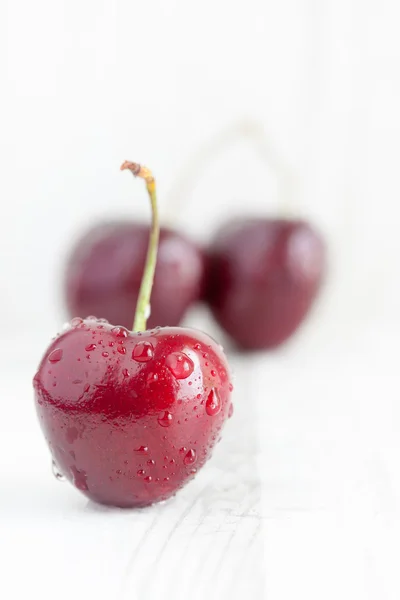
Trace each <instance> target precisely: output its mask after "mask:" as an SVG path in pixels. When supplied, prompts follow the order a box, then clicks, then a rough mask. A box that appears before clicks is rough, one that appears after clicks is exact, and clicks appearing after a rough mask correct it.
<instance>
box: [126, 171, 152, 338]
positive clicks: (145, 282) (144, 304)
mask: <svg viewBox="0 0 400 600" xmlns="http://www.w3.org/2000/svg"><path fill="white" fill-rule="evenodd" d="M125 170H129V171H131V172H132V174H133V175H134V176H135V177H141V178H142V179H144V180H145V182H146V187H147V192H148V194H149V198H150V203H151V213H152V220H151V230H150V238H149V245H148V248H147V256H146V263H145V266H144V271H143V277H142V283H141V284H140V290H139V296H138V299H137V304H136V311H135V319H134V321H133V331H144V330H145V329H146V321H147V317H148V314H147V313H148V308H149V306H150V296H151V289H152V287H153V281H154V272H155V269H156V262H157V249H158V238H159V235H160V225H159V221H158V209H157V196H156V182H155V180H154V177H153V175H152V173H151V171H150V170H149V169H147V168H146V167H142V166H141V165H139V164H137V163H133V162H129V161H128V160H126V161H125V162H124V163H123V164H122V165H121V171H125Z"/></svg>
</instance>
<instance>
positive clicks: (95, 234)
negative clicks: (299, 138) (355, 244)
mask: <svg viewBox="0 0 400 600" xmlns="http://www.w3.org/2000/svg"><path fill="white" fill-rule="evenodd" d="M147 242H148V231H147V229H146V228H145V227H144V226H142V225H141V224H138V223H133V222H129V223H126V222H120V223H108V224H103V225H99V226H98V227H95V228H94V229H92V230H91V231H89V232H88V233H87V234H86V235H85V236H84V237H83V238H82V239H81V240H80V241H79V242H78V243H77V245H76V247H75V249H74V250H73V252H72V254H71V256H70V259H69V261H68V264H67V269H66V276H65V292H66V298H67V307H68V310H69V313H70V315H71V316H74V315H77V314H78V315H87V314H95V315H99V316H102V317H105V318H107V319H108V320H110V321H111V322H113V323H119V324H121V325H124V326H126V327H128V326H129V323H130V318H131V311H132V308H131V307H132V306H133V305H134V304H135V302H136V301H137V297H138V293H139V286H140V281H141V276H142V273H143V268H144V263H145V256H146V248H147ZM324 272H325V249H324V243H323V241H322V238H321V236H320V235H319V234H318V233H317V231H316V230H315V229H314V228H313V227H312V226H311V225H310V224H309V223H307V222H305V221H301V220H293V219H292V220H289V219H271V218H259V219H251V220H243V221H237V222H231V223H227V224H226V225H224V226H223V227H222V228H221V229H220V230H219V231H218V232H217V234H216V235H215V238H214V240H213V241H212V242H211V244H210V246H209V248H207V249H201V248H199V247H198V246H197V245H196V244H195V243H194V242H192V241H191V240H190V239H188V238H187V237H185V236H184V235H182V234H180V233H178V232H177V231H173V230H170V229H162V230H161V236H160V246H159V258H158V264H157V268H156V273H155V280H154V289H153V293H152V299H151V315H150V318H149V325H150V326H151V327H153V326H156V325H160V326H167V325H170V326H171V325H178V324H179V323H180V322H181V321H182V319H183V317H184V316H185V314H186V312H187V310H188V309H189V307H190V306H191V305H192V304H193V303H195V302H198V301H200V300H204V301H205V302H207V303H208V304H209V306H210V307H211V310H212V312H213V315H214V317H215V319H216V320H217V322H218V323H219V324H220V325H221V327H222V328H223V329H224V330H225V331H226V332H227V333H228V334H229V336H230V337H231V338H232V340H233V341H234V342H235V343H236V344H237V345H238V346H239V347H242V348H243V349H247V350H262V349H271V348H274V347H276V346H278V345H279V344H281V343H282V342H284V341H286V340H287V339H288V338H289V337H290V336H291V335H292V334H293V333H294V332H295V331H296V330H297V328H298V327H299V325H300V324H301V322H302V321H303V319H304V318H305V316H306V315H307V314H308V312H309V310H310V308H311V307H312V305H313V302H314V300H315V298H316V296H317V294H318V291H319V289H320V286H321V283H322V280H323V276H324Z"/></svg>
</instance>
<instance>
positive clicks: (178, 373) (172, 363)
mask: <svg viewBox="0 0 400 600" xmlns="http://www.w3.org/2000/svg"><path fill="white" fill-rule="evenodd" d="M165 364H166V365H167V367H168V369H169V370H170V371H171V373H172V375H173V376H174V377H175V378H176V379H186V378H187V377H189V375H191V374H192V373H193V370H194V364H193V361H192V360H191V359H190V358H189V357H188V356H187V354H184V352H172V354H169V355H168V356H167V358H166V360H165Z"/></svg>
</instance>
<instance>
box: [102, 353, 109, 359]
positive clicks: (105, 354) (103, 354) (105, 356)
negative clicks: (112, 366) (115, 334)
mask: <svg viewBox="0 0 400 600" xmlns="http://www.w3.org/2000/svg"><path fill="white" fill-rule="evenodd" d="M101 355H102V356H104V358H107V357H108V356H109V354H108V352H102V353H101Z"/></svg>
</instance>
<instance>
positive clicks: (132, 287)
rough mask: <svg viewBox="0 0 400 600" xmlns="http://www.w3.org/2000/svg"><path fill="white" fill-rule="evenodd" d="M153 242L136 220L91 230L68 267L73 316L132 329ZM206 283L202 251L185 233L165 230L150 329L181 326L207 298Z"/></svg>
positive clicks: (152, 304)
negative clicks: (202, 298)
mask: <svg viewBox="0 0 400 600" xmlns="http://www.w3.org/2000/svg"><path fill="white" fill-rule="evenodd" d="M148 242H149V229H148V227H147V226H146V225H143V224H140V223H135V222H129V221H119V222H118V221H117V222H110V223H104V224H99V225H97V226H95V227H93V228H92V229H91V230H90V231H88V232H87V233H86V234H85V235H84V236H83V237H82V238H81V239H80V241H78V243H77V244H76V246H75V248H74V250H73V252H72V253H71V255H70V258H69V260H68V263H67V268H66V273H65V295H66V300H67V307H68V311H69V314H70V316H71V317H75V316H80V317H85V316H86V315H92V314H93V315H96V316H97V317H103V318H105V319H107V320H108V321H110V322H111V323H115V324H118V325H124V326H125V327H129V328H130V327H131V325H132V322H131V321H132V306H135V305H136V301H137V298H138V293H139V287H140V282H141V279H142V275H143V269H144V264H145V260H146V252H147V247H148ZM203 282H204V256H203V253H202V251H201V249H200V248H199V247H197V246H196V245H195V244H194V243H193V242H192V241H191V240H189V239H188V238H186V237H185V236H183V235H181V234H180V233H178V232H176V231H173V230H171V229H166V228H163V229H161V233H160V242H159V250H158V260H157V267H156V273H155V280H154V287H153V292H152V296H151V314H150V317H149V320H148V326H149V327H150V328H151V327H155V326H157V325H160V326H162V327H163V326H168V325H169V326H175V325H178V324H179V323H180V322H181V321H182V319H183V317H184V315H185V313H186V311H187V309H188V308H189V307H190V305H191V304H192V303H193V302H195V301H196V300H198V299H199V297H200V295H201V294H202V292H203Z"/></svg>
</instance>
